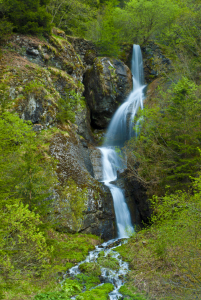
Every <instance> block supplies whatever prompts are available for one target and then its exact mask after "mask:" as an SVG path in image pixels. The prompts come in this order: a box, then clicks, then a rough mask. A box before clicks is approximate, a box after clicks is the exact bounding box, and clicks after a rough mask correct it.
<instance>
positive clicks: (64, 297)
mask: <svg viewBox="0 0 201 300" xmlns="http://www.w3.org/2000/svg"><path fill="white" fill-rule="evenodd" d="M80 292H81V288H80V286H79V285H78V284H77V283H76V282H75V281H73V280H69V281H68V282H65V283H64V284H63V285H62V289H61V291H56V292H48V293H41V294H38V295H36V296H35V297H34V299H35V300H43V299H44V300H57V299H61V300H70V297H72V296H73V295H76V294H77V293H80Z"/></svg>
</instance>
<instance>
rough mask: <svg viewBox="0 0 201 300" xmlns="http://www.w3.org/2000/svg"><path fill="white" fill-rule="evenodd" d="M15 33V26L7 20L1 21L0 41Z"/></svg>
mask: <svg viewBox="0 0 201 300" xmlns="http://www.w3.org/2000/svg"><path fill="white" fill-rule="evenodd" d="M12 31H13V24H12V23H11V22H9V21H8V20H7V19H6V18H3V19H0V40H2V39H3V38H4V37H5V36H7V35H8V34H11V33H12Z"/></svg>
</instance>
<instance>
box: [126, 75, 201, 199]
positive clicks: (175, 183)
mask: <svg viewBox="0 0 201 300" xmlns="http://www.w3.org/2000/svg"><path fill="white" fill-rule="evenodd" d="M152 101H153V102H155V104H154V105H153V107H152V108H145V109H144V110H143V111H142V116H143V123H142V127H141V131H140V134H139V137H138V138H137V139H134V138H133V139H132V140H131V141H130V142H129V143H128V145H127V155H128V166H129V168H130V171H131V176H135V177H138V179H139V180H141V182H142V183H145V184H146V186H147V187H148V192H149V194H150V195H153V194H155V195H161V194H164V193H165V187H166V186H169V191H170V192H174V191H176V190H178V189H186V190H188V189H189V188H190V187H191V184H192V181H191V179H190V177H192V176H193V177H194V176H196V174H197V172H198V171H199V169H200V162H201V158H200V154H199V151H198V147H199V148H200V147H201V122H200V89H199V88H198V86H196V85H195V84H194V83H193V82H192V81H190V80H189V79H187V78H186V77H183V78H181V79H180V80H179V81H178V82H177V84H173V85H172V86H171V88H169V90H168V91H165V93H164V92H161V93H160V94H159V96H158V98H157V99H152Z"/></svg>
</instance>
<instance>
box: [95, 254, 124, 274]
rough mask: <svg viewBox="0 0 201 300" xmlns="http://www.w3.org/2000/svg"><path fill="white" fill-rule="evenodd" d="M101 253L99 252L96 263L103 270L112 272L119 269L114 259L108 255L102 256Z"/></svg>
mask: <svg viewBox="0 0 201 300" xmlns="http://www.w3.org/2000/svg"><path fill="white" fill-rule="evenodd" d="M102 252H103V251H101V252H100V254H99V257H98V259H97V263H98V264H99V265H100V266H101V267H103V268H109V269H112V270H118V269H119V262H118V260H117V259H116V258H114V257H112V256H111V254H110V253H109V254H108V255H107V256H104V255H103V254H102Z"/></svg>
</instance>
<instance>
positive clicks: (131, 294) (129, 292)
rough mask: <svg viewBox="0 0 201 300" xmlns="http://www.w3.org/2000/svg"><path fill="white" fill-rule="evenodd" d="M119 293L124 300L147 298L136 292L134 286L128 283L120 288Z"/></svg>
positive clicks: (145, 299)
mask: <svg viewBox="0 0 201 300" xmlns="http://www.w3.org/2000/svg"><path fill="white" fill-rule="evenodd" d="M119 292H120V293H121V294H122V295H123V296H124V297H126V298H124V299H125V300H129V299H132V300H147V299H148V298H147V297H145V296H144V295H142V294H139V293H138V292H137V289H136V288H135V287H134V286H130V285H129V284H128V283H126V284H125V285H123V286H122V287H120V289H119Z"/></svg>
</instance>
